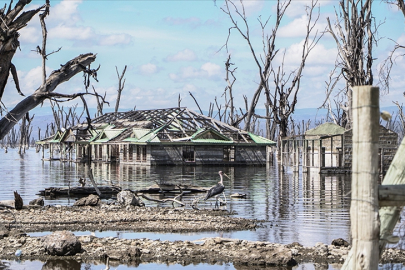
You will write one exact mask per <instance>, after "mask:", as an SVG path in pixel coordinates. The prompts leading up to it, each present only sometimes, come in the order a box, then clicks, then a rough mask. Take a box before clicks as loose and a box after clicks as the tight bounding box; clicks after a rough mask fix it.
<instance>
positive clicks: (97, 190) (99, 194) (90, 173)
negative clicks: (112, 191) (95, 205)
mask: <svg viewBox="0 0 405 270" xmlns="http://www.w3.org/2000/svg"><path fill="white" fill-rule="evenodd" d="M89 178H90V181H91V183H92V184H93V187H94V189H95V190H96V192H97V195H98V196H100V197H101V192H100V190H99V189H98V187H97V185H96V182H95V181H94V178H93V170H92V169H90V171H89Z"/></svg>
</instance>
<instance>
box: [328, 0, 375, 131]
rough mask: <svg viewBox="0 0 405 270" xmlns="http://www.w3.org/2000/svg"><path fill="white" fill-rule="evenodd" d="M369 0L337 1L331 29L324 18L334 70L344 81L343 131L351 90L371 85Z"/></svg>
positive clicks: (349, 122)
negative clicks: (335, 57)
mask: <svg viewBox="0 0 405 270" xmlns="http://www.w3.org/2000/svg"><path fill="white" fill-rule="evenodd" d="M371 4H372V0H365V1H363V0H361V1H357V0H340V2H339V6H340V13H339V14H338V12H337V11H336V12H335V14H336V22H335V24H334V27H332V25H331V22H330V19H329V18H327V22H328V27H327V32H329V33H330V34H331V35H332V37H333V39H334V40H335V42H336V45H337V49H338V57H339V58H338V63H337V66H338V68H339V69H340V70H341V71H340V72H341V74H342V77H343V78H344V80H345V84H346V87H345V96H346V106H342V108H343V109H344V110H345V114H346V117H347V121H346V126H345V128H346V129H350V128H351V125H352V96H353V94H352V87H353V86H360V85H372V84H373V72H372V64H373V55H372V53H373V43H374V42H375V38H374V33H375V31H376V30H375V29H376V28H375V27H373V25H374V24H373V22H374V18H373V16H372V12H371Z"/></svg>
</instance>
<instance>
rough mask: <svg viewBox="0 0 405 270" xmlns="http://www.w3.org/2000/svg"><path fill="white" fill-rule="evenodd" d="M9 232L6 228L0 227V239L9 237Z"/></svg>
mask: <svg viewBox="0 0 405 270" xmlns="http://www.w3.org/2000/svg"><path fill="white" fill-rule="evenodd" d="M9 234H10V230H9V229H7V228H6V226H3V225H0V239H3V238H4V237H7V236H9Z"/></svg>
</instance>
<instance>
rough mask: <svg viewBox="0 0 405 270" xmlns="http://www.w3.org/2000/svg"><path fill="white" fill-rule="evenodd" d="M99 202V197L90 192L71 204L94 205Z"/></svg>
mask: <svg viewBox="0 0 405 270" xmlns="http://www.w3.org/2000/svg"><path fill="white" fill-rule="evenodd" d="M99 202H100V197H99V196H97V195H94V194H91V195H89V196H87V197H84V198H81V199H79V200H77V201H76V202H75V203H74V204H73V206H96V205H98V203H99Z"/></svg>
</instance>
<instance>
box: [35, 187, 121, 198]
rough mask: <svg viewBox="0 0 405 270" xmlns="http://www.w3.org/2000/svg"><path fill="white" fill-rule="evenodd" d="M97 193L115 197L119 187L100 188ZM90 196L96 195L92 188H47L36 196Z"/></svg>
mask: <svg viewBox="0 0 405 270" xmlns="http://www.w3.org/2000/svg"><path fill="white" fill-rule="evenodd" d="M98 189H99V191H100V192H101V193H102V194H104V195H115V194H118V192H120V191H121V188H120V187H114V186H100V187H98ZM90 194H94V195H97V191H96V189H95V188H94V187H70V188H67V187H61V188H56V187H49V188H46V189H44V190H40V191H39V193H38V194H37V195H39V196H54V197H56V196H68V195H80V196H87V195H90Z"/></svg>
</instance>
